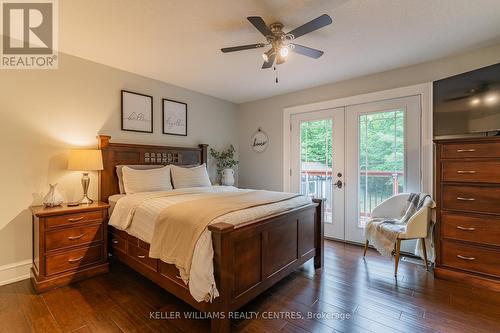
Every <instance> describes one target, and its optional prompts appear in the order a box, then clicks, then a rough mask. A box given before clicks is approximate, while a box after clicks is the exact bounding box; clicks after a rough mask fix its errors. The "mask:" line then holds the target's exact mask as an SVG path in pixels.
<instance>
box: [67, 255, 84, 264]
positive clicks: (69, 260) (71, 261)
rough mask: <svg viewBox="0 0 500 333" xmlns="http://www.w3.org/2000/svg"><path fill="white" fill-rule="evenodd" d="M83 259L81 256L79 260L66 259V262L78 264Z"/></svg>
mask: <svg viewBox="0 0 500 333" xmlns="http://www.w3.org/2000/svg"><path fill="white" fill-rule="evenodd" d="M83 257H84V256H81V257H80V258H73V259H68V262H70V263H74V262H78V261H80V260H82V259H83Z"/></svg>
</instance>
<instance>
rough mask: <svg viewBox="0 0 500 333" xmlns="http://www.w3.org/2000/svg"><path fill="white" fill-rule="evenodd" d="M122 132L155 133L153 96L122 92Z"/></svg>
mask: <svg viewBox="0 0 500 333" xmlns="http://www.w3.org/2000/svg"><path fill="white" fill-rule="evenodd" d="M122 130H123V131H132V132H145V133H153V96H148V95H143V94H139V93H135V92H131V91H126V90H122Z"/></svg>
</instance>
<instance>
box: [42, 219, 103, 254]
mask: <svg viewBox="0 0 500 333" xmlns="http://www.w3.org/2000/svg"><path fill="white" fill-rule="evenodd" d="M102 240H103V234H102V227H101V224H97V225H92V226H84V227H73V228H66V229H59V230H52V231H47V233H46V234H45V250H46V251H52V250H57V249H64V248H67V247H72V246H78V245H84V244H90V243H95V242H101V241H102Z"/></svg>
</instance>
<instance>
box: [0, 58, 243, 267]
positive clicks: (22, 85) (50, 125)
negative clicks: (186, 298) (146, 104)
mask: <svg viewBox="0 0 500 333" xmlns="http://www.w3.org/2000/svg"><path fill="white" fill-rule="evenodd" d="M59 56H60V62H59V69H58V70H25V71H21V70H1V73H0V115H1V117H0V133H1V137H2V140H1V142H0V151H1V154H2V163H1V166H0V171H1V175H2V182H1V186H0V203H1V209H0V268H1V266H2V265H6V264H11V263H16V262H20V261H24V260H28V259H30V258H31V213H30V210H29V206H30V205H34V204H40V203H41V199H42V196H43V195H44V194H45V192H47V190H48V184H49V183H59V186H58V187H59V189H60V191H61V192H62V194H63V196H64V197H65V198H66V200H76V199H77V198H79V196H80V195H81V185H80V178H81V174H80V173H78V172H70V171H67V170H66V162H67V154H68V150H69V149H70V148H78V147H95V145H96V143H97V141H96V135H97V134H98V133H100V134H108V135H111V136H112V140H113V141H115V142H130V143H146V144H161V145H173V146H194V145H197V144H199V143H208V144H210V145H211V146H214V147H216V148H223V147H226V145H228V144H230V143H232V144H234V145H235V147H236V148H237V149H238V136H237V129H236V128H235V126H234V125H235V123H236V114H235V108H236V107H235V105H234V104H232V103H229V102H226V101H222V100H220V99H216V98H213V97H210V96H207V95H203V94H200V93H197V92H194V91H191V90H187V89H183V88H180V87H176V86H173V85H170V84H166V83H163V82H160V81H156V80H152V79H148V78H146V77H142V76H139V75H135V74H132V73H129V72H124V71H121V70H118V69H114V68H111V67H107V66H104V65H100V64H97V63H94V62H90V61H86V60H83V59H80V58H77V57H73V56H68V55H64V54H60V55H59ZM121 89H126V90H131V91H136V92H140V93H144V94H148V95H152V96H153V98H154V134H145V133H133V132H124V131H121V130H120V90H121ZM162 97H165V98H170V99H174V100H179V101H183V102H186V103H187V104H188V125H189V128H188V131H189V135H188V136H187V137H179V136H169V135H164V134H161V98H162ZM212 170H214V168H212ZM91 177H92V180H91V189H90V193H91V196H92V197H93V198H96V197H97V179H96V177H97V173H93V174H91ZM212 178H213V179H214V174H213V172H212ZM0 271H1V269H0ZM0 275H1V272H0Z"/></svg>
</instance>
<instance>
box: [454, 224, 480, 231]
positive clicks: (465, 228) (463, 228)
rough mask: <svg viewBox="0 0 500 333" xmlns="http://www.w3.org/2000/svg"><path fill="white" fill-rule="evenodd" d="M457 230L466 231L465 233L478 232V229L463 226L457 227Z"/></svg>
mask: <svg viewBox="0 0 500 333" xmlns="http://www.w3.org/2000/svg"><path fill="white" fill-rule="evenodd" d="M457 229H460V230H465V231H474V230H476V228H470V227H462V226H461V225H457Z"/></svg>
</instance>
